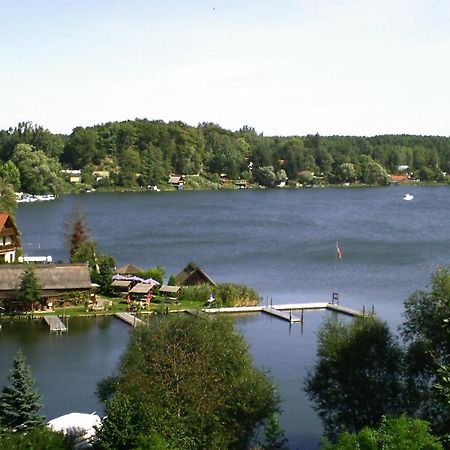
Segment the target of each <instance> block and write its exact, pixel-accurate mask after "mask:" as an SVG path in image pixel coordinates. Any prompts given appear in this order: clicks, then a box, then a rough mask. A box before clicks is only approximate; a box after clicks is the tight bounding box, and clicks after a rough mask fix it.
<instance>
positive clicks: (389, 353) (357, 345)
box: [305, 316, 404, 437]
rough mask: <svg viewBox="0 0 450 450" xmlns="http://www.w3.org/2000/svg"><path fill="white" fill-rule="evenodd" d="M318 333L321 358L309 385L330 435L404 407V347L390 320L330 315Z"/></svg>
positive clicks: (355, 429) (372, 423)
mask: <svg viewBox="0 0 450 450" xmlns="http://www.w3.org/2000/svg"><path fill="white" fill-rule="evenodd" d="M318 339H319V343H318V350H317V353H318V356H319V360H318V362H317V363H316V365H315V367H314V369H313V371H312V372H311V373H310V374H309V375H308V376H307V378H306V381H305V385H306V392H307V394H308V395H309V397H310V398H311V400H313V401H314V403H315V409H316V410H317V411H318V413H319V416H320V417H321V419H322V422H323V426H324V429H325V432H326V434H327V436H329V437H336V436H337V435H338V434H339V433H340V432H343V431H349V432H351V433H355V432H358V431H359V430H361V429H362V428H363V427H365V426H375V425H376V424H377V423H378V422H379V421H380V420H381V418H382V417H383V416H384V415H386V414H390V415H397V414H398V413H400V412H401V411H402V409H403V406H404V405H403V386H402V350H401V348H400V346H399V344H398V343H397V342H396V340H395V339H394V337H393V336H392V334H391V332H390V331H389V327H388V325H387V324H386V323H384V322H381V321H380V320H378V319H376V318H375V317H367V316H366V317H362V318H357V319H355V320H354V321H353V322H352V323H351V324H349V325H344V324H342V323H340V322H332V321H330V322H328V323H326V324H325V325H324V326H323V327H322V329H321V330H320V331H319V338H318Z"/></svg>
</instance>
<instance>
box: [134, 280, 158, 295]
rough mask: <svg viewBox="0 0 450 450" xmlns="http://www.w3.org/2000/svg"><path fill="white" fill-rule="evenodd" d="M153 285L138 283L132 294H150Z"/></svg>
mask: <svg viewBox="0 0 450 450" xmlns="http://www.w3.org/2000/svg"><path fill="white" fill-rule="evenodd" d="M153 286H154V285H151V284H147V283H138V284H136V286H134V288H133V289H131V291H130V294H148V293H149V292H150V291H151V290H152V289H153Z"/></svg>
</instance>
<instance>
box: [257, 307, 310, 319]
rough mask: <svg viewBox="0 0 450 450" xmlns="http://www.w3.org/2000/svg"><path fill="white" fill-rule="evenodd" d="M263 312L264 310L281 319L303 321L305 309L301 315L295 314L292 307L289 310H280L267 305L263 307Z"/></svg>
mask: <svg viewBox="0 0 450 450" xmlns="http://www.w3.org/2000/svg"><path fill="white" fill-rule="evenodd" d="M262 312H264V313H266V314H270V315H271V316H275V317H278V318H279V319H283V320H287V321H288V322H290V323H295V322H303V310H302V316H301V317H298V316H296V315H293V314H292V309H290V310H289V312H285V311H279V310H278V309H275V308H273V307H270V306H265V307H264V308H263V309H262Z"/></svg>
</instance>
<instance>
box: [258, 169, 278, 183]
mask: <svg viewBox="0 0 450 450" xmlns="http://www.w3.org/2000/svg"><path fill="white" fill-rule="evenodd" d="M253 176H254V177H255V181H256V182H257V183H258V184H260V185H261V186H266V187H275V184H276V182H277V176H276V174H275V171H274V169H273V167H272V166H264V167H257V168H256V169H254V171H253Z"/></svg>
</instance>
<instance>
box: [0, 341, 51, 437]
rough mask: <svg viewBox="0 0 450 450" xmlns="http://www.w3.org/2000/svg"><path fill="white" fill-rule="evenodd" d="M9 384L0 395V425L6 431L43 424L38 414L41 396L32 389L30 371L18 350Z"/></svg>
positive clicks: (42, 418) (32, 383)
mask: <svg viewBox="0 0 450 450" xmlns="http://www.w3.org/2000/svg"><path fill="white" fill-rule="evenodd" d="M8 380H9V381H10V382H11V384H10V385H9V386H5V387H4V388H3V390H2V393H1V394H0V425H1V427H2V428H5V429H7V430H18V429H29V428H33V427H34V426H36V425H41V424H42V423H43V422H44V417H42V416H40V415H39V414H38V412H39V410H40V409H41V403H40V400H41V395H40V394H39V392H37V390H35V389H34V380H33V377H32V375H31V369H30V367H29V366H27V365H26V364H25V358H24V356H23V354H22V352H21V351H20V350H19V351H18V352H17V354H16V356H15V358H14V361H13V368H12V370H11V374H10V376H9V377H8Z"/></svg>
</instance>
